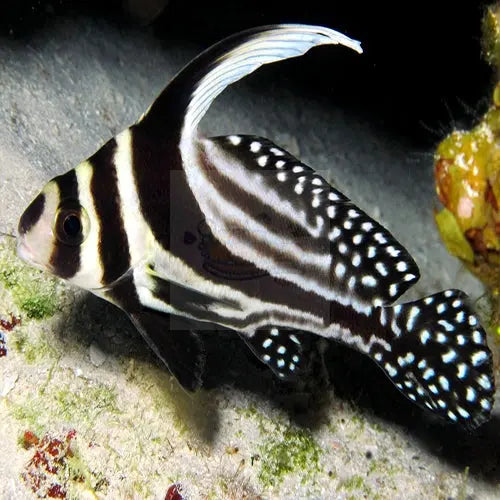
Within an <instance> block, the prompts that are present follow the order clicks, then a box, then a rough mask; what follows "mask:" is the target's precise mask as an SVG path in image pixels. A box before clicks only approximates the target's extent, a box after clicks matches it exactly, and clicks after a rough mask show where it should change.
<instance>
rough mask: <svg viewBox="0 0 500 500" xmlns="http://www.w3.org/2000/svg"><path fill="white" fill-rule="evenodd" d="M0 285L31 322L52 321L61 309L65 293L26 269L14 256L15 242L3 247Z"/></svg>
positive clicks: (0, 261)
mask: <svg viewBox="0 0 500 500" xmlns="http://www.w3.org/2000/svg"><path fill="white" fill-rule="evenodd" d="M0 283H2V284H3V286H4V287H5V288H6V289H7V290H9V291H10V293H11V295H12V299H13V300H14V303H15V305H16V306H17V307H18V308H19V309H20V311H22V312H23V313H24V314H25V315H26V316H27V317H28V318H30V319H43V318H49V317H51V316H53V315H54V314H55V313H56V312H57V311H58V309H59V302H60V300H61V297H62V292H61V287H60V285H59V283H58V281H57V280H56V279H54V278H50V277H47V276H46V275H45V274H44V273H43V272H41V271H38V270H36V269H33V268H31V267H29V266H26V265H24V264H23V263H22V262H21V261H20V260H19V259H18V258H17V256H16V255H15V245H14V243H13V242H12V243H11V242H2V243H0Z"/></svg>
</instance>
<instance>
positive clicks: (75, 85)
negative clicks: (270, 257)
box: [0, 19, 500, 499]
mask: <svg viewBox="0 0 500 500" xmlns="http://www.w3.org/2000/svg"><path fill="white" fill-rule="evenodd" d="M198 50H199V47H195V46H194V45H190V46H186V44H181V43H179V45H178V47H171V50H166V49H165V47H162V45H161V44H160V43H159V42H158V41H157V40H156V39H155V38H154V37H152V36H149V35H148V34H147V33H146V34H145V33H144V32H142V33H141V32H127V33H126V34H125V33H123V32H120V31H118V30H117V29H116V28H114V27H110V26H109V25H107V24H105V23H104V22H102V23H97V22H96V21H93V20H89V19H83V20H81V21H68V20H67V21H64V22H61V23H60V24H56V25H55V26H53V27H52V28H51V29H50V30H49V31H47V32H41V33H38V34H35V35H34V36H33V37H32V38H31V39H30V40H29V42H25V41H18V42H14V41H12V42H8V43H7V42H6V43H4V44H3V46H2V47H0V95H1V99H0V124H1V125H0V126H1V133H0V231H8V232H12V231H14V229H15V227H16V224H17V219H18V217H19V215H20V213H21V212H22V210H23V208H24V207H25V205H26V204H27V202H28V201H29V200H30V199H31V198H32V197H33V195H34V194H35V193H36V192H37V191H38V190H39V189H40V188H41V186H42V185H43V184H44V183H45V182H46V181H47V180H48V179H49V178H51V177H52V176H54V175H56V174H58V173H63V172H65V171H66V170H68V169H69V168H71V167H72V166H73V165H75V164H77V163H78V162H79V161H81V160H82V159H84V158H86V157H88V156H89V155H90V154H91V153H93V152H94V151H95V150H96V149H97V148H98V147H99V146H100V145H101V144H102V143H103V142H105V141H106V140H107V139H109V138H110V137H111V136H113V135H114V134H116V133H117V132H119V131H120V130H122V129H123V128H125V127H126V126H128V125H129V124H131V123H133V121H134V120H135V119H137V118H138V117H139V116H140V114H141V113H142V112H143V111H144V110H145V109H146V108H147V107H148V106H149V104H150V103H151V102H152V100H153V99H154V97H155V96H156V95H157V93H158V92H159V91H160V90H161V89H162V88H163V86H164V85H165V83H166V82H167V81H168V80H169V79H170V78H171V77H172V76H173V75H174V74H175V73H176V72H177V71H178V70H179V69H180V68H181V67H182V65H183V64H185V63H186V62H187V61H189V59H190V58H191V57H192V56H193V55H195V54H196V53H197V51H198ZM322 50H323V49H322ZM331 50H332V53H333V52H335V51H338V50H346V49H341V48H332V49H331ZM323 54H325V57H328V54H329V53H328V51H325V50H323ZM294 64H295V63H294ZM287 68H288V70H289V71H295V70H297V71H298V70H300V61H299V60H297V62H296V64H295V66H287ZM265 71H266V70H265V69H262V70H261V73H262V75H261V76H256V77H253V79H250V82H251V83H250V84H249V83H248V81H245V82H242V83H239V84H238V85H235V86H233V87H232V88H231V89H230V90H229V91H227V92H226V93H225V94H224V95H223V96H221V97H220V98H219V100H218V101H217V102H216V104H215V105H214V106H213V108H212V109H211V110H210V112H209V114H208V117H207V119H205V121H204V123H203V127H204V129H205V130H206V131H207V133H210V134H213V135H218V134H230V133H254V134H258V135H262V136H264V137H268V138H270V139H273V140H274V141H275V142H277V143H278V144H280V145H281V146H283V147H285V148H287V149H289V150H290V151H291V152H292V153H295V154H298V155H299V156H300V157H301V159H302V160H303V161H305V162H306V163H308V164H309V165H311V166H313V167H315V168H317V169H318V170H321V171H322V172H323V173H324V175H325V176H326V177H327V178H330V179H334V180H335V182H336V184H337V186H338V187H339V188H340V189H341V190H343V191H344V192H346V193H347V194H348V195H349V196H350V197H351V199H353V200H354V201H355V202H356V203H357V204H359V206H360V207H361V208H363V209H364V210H365V211H367V212H368V213H372V214H374V216H375V217H376V218H377V219H378V220H380V221H381V222H383V223H384V224H385V225H386V226H387V227H388V228H389V229H390V230H391V231H392V232H393V234H395V235H396V236H397V238H398V239H399V241H401V242H402V243H403V244H404V245H405V246H406V247H407V248H408V249H409V250H410V252H411V253H412V254H413V255H414V257H415V259H416V260H417V262H418V264H419V266H420V268H421V272H422V278H421V280H420V281H419V283H418V284H417V285H416V286H415V287H414V288H413V289H412V290H411V291H410V292H409V293H408V294H407V296H406V297H407V298H415V297H420V296H424V295H427V294H429V293H431V292H434V291H437V290H440V289H443V288H446V287H458V288H462V289H464V290H466V291H467V292H468V293H469V294H471V295H472V296H473V297H474V298H478V297H480V295H481V288H480V286H479V284H478V283H477V282H475V281H474V280H473V279H472V278H471V277H470V276H469V275H468V274H467V273H466V272H465V271H464V270H463V269H462V267H461V266H460V264H459V263H458V262H457V261H456V260H455V259H453V258H452V257H450V256H449V255H448V254H447V253H446V251H445V250H444V249H443V247H442V245H441V243H440V241H439V239H438V235H437V233H436V230H435V227H434V225H433V221H432V209H433V207H434V206H435V195H434V192H433V184H432V158H431V157H430V156H429V155H428V154H425V153H426V152H422V151H418V152H416V151H412V150H410V149H408V148H406V147H405V146H404V145H401V144H400V143H399V142H398V141H396V140H394V138H392V137H390V136H387V135H384V133H383V132H381V131H378V130H377V128H376V127H375V126H373V125H371V124H370V123H367V122H366V121H364V120H361V119H359V118H357V117H356V116H354V115H352V114H349V113H347V112H346V111H344V110H343V109H342V108H341V107H338V108H332V107H326V106H323V105H322V103H321V101H320V100H319V99H318V100H315V99H313V98H311V97H304V96H301V95H294V94H292V92H291V90H290V89H287V88H286V85H282V84H280V85H277V84H274V83H273V81H269V80H266V78H265ZM283 81H286V80H283V79H282V80H281V81H280V82H281V83H282V82H283ZM166 133H168V131H166ZM388 164H390V165H391V166H392V168H390V169H389V168H387V165H388ZM2 241H3V243H2V245H3V246H2V247H1V252H0V253H1V254H2V257H1V259H0V260H1V262H2V263H3V264H2V265H4V266H10V267H9V270H10V271H12V272H14V273H18V274H16V276H17V275H19V276H20V278H19V280H20V281H21V282H23V280H24V279H25V278H24V274H23V273H25V270H24V268H23V267H19V266H21V264H19V263H17V262H16V261H15V259H14V257H13V256H12V255H11V253H10V252H11V251H12V247H11V246H9V239H8V238H5V239H4V240H2ZM0 271H1V270H0ZM33 276H34V275H30V278H29V279H28V283H31V281H29V280H35V282H36V283H37V287H39V288H37V290H38V289H40V290H42V292H43V290H44V287H45V288H47V290H49V292H50V293H55V294H56V295H55V302H54V303H55V309H56V312H55V314H54V315H51V316H50V317H43V318H42V319H30V318H29V317H28V316H27V314H26V313H25V312H23V311H20V310H19V307H18V306H19V300H18V301H17V302H16V296H15V294H16V291H15V287H14V288H7V287H5V286H4V285H5V280H4V281H2V282H0V318H2V319H6V318H8V316H9V314H10V313H14V314H16V315H20V316H21V319H22V325H21V326H18V327H17V328H15V329H14V330H13V331H12V332H6V333H5V338H6V342H7V347H8V354H7V356H5V357H2V358H0V497H2V498H6V499H9V498H31V497H34V494H33V493H32V492H31V489H30V487H29V484H33V483H28V482H27V481H26V480H25V477H26V473H27V470H28V469H29V462H30V460H31V459H32V457H33V456H34V453H35V450H34V449H33V448H30V449H25V447H23V439H22V436H23V433H24V432H25V431H27V430H29V431H32V432H34V433H35V434H36V435H37V436H38V437H39V438H41V437H42V436H44V435H49V436H50V437H51V438H61V437H62V436H65V435H66V434H67V433H68V432H69V431H70V430H73V429H74V430H75V431H76V436H75V438H74V439H73V440H72V444H71V446H72V449H73V453H74V457H73V458H65V459H63V460H62V461H61V463H60V464H59V470H58V474H57V475H54V476H53V475H50V474H48V475H47V476H46V477H45V478H42V480H41V483H40V492H41V493H43V492H46V491H47V488H48V487H49V486H50V485H51V484H52V483H54V484H55V483H57V482H59V484H61V489H62V490H64V491H66V493H67V496H68V497H73V498H94V497H98V498H156V499H162V498H164V496H165V493H166V491H167V488H168V486H169V485H170V484H172V483H173V482H179V483H181V484H182V485H183V487H184V494H185V495H186V497H187V498H192V499H198V498H257V497H259V496H260V497H262V498H406V499H409V498H457V499H458V498H460V499H465V498H478V499H483V498H484V499H486V498H500V489H499V488H500V486H499V480H500V467H499V463H498V461H499V449H500V437H499V434H500V432H499V424H500V406H499V404H498V398H497V404H496V409H495V411H494V416H493V418H492V420H491V422H489V423H488V424H486V425H485V426H483V428H482V429H481V430H480V431H478V432H476V433H474V434H468V433H465V432H462V431H460V430H459V429H456V428H455V427H453V426H448V425H443V424H442V423H441V422H438V421H436V420H434V419H432V418H429V417H428V416H427V415H424V414H423V412H421V411H420V410H419V409H417V408H415V407H414V406H413V405H411V404H410V403H409V402H407V401H406V400H405V399H404V398H403V397H402V396H400V395H399V394H398V392H397V390H395V389H393V388H392V386H391V384H390V383H389V382H388V381H387V380H386V378H385V377H384V375H383V374H382V373H380V372H379V370H378V369H377V368H376V367H375V366H374V365H373V364H372V363H371V362H370V361H369V360H368V359H365V358H363V357H361V356H358V355H356V354H355V353H351V352H350V351H349V350H348V349H344V348H342V347H338V346H333V347H330V348H328V349H326V348H325V347H324V346H319V347H318V351H320V350H321V349H326V353H325V364H326V366H327V369H326V370H325V369H324V368H323V366H322V363H321V362H320V361H319V356H318V359H317V360H316V361H315V363H314V366H313V371H314V373H315V374H316V376H315V377H312V378H311V379H310V380H306V381H304V382H303V383H301V384H299V385H298V386H293V387H292V386H289V385H286V384H280V383H278V382H277V381H276V380H275V379H274V378H273V377H272V375H271V373H270V372H268V371H267V370H266V369H265V368H264V367H263V366H261V365H260V364H259V363H258V362H256V361H254V360H253V358H252V355H251V354H250V353H249V352H248V351H247V349H246V347H245V346H244V345H243V343H242V342H241V341H240V340H238V339H237V338H232V337H228V336H227V335H226V336H224V337H221V338H219V339H217V340H214V342H213V346H212V351H213V352H211V353H209V354H210V358H209V368H210V374H209V380H208V381H207V386H208V387H209V388H208V389H206V390H202V391H201V393H199V394H197V395H194V396H191V395H188V394H186V393H184V392H183V391H182V390H180V389H179V388H178V387H177V385H176V383H175V382H174V381H173V380H172V379H171V377H170V376H169V374H168V372H167V371H166V370H165V369H164V368H163V367H161V366H160V365H159V364H158V362H157V361H156V360H155V358H154V357H153V356H152V355H151V354H150V352H149V351H148V349H147V348H146V346H145V344H144V343H143V341H142V339H141V338H140V336H139V335H138V334H137V333H136V332H134V330H133V328H132V326H131V325H130V324H129V323H128V320H127V319H126V318H125V317H124V316H123V315H122V314H121V313H120V312H119V311H117V310H116V309H114V308H113V307H112V306H110V305H107V304H105V303H104V302H102V301H100V300H99V299H97V298H95V297H93V296H91V295H89V294H87V293H84V292H82V291H78V290H75V289H72V288H69V287H65V285H63V284H54V283H53V282H51V281H48V280H47V279H46V278H45V277H43V278H38V277H37V276H34V277H33ZM40 280H41V281H40ZM29 286H30V285H28V287H29ZM47 316H49V314H47ZM75 457H76V458H75ZM76 461H78V463H77V464H76V463H75V462H76Z"/></svg>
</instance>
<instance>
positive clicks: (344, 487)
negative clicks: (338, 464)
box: [337, 474, 372, 498]
mask: <svg viewBox="0 0 500 500" xmlns="http://www.w3.org/2000/svg"><path fill="white" fill-rule="evenodd" d="M337 491H339V492H345V493H352V492H354V491H356V492H361V493H362V494H363V495H364V496H367V497H370V498H371V497H372V490H371V488H370V487H369V486H368V485H366V484H365V480H364V478H363V477H362V476H360V475H359V474H354V475H353V476H351V477H348V478H346V479H343V480H342V481H340V483H339V484H338V486H337ZM348 498H351V497H348ZM352 498H359V496H358V495H354V496H352Z"/></svg>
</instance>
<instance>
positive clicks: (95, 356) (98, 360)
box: [89, 342, 107, 366]
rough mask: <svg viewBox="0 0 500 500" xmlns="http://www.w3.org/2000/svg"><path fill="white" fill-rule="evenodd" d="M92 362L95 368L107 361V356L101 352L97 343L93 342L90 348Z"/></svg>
mask: <svg viewBox="0 0 500 500" xmlns="http://www.w3.org/2000/svg"><path fill="white" fill-rule="evenodd" d="M89 356H90V362H91V363H92V364H93V365H94V366H101V365H102V364H103V363H104V362H105V361H106V358H107V356H106V354H105V353H104V352H103V351H102V350H101V348H100V347H99V346H98V345H97V343H96V342H92V344H90V347H89Z"/></svg>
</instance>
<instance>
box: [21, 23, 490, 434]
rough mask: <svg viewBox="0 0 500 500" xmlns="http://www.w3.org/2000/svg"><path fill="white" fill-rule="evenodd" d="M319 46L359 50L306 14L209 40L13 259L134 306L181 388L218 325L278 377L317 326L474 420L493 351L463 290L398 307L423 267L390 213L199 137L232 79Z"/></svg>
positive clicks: (63, 186) (275, 152) (268, 149)
mask: <svg viewBox="0 0 500 500" xmlns="http://www.w3.org/2000/svg"><path fill="white" fill-rule="evenodd" d="M323 44H341V45H344V46H346V47H348V48H351V49H353V50H355V51H357V52H361V47H360V45H359V43H358V42H356V41H354V40H351V39H350V38H348V37H346V36H344V35H342V34H340V33H338V32H336V31H333V30H330V29H328V28H323V27H318V26H306V25H276V26H268V27H263V28H256V29H253V30H249V31H246V32H243V33H239V34H236V35H234V36H232V37H230V38H228V39H226V40H223V41H222V42H220V43H219V44H216V45H215V46H213V47H211V48H209V49H208V50H207V51H205V52H204V53H202V54H201V55H200V56H198V57H197V58H196V59H195V60H193V61H192V62H191V63H190V64H188V65H187V66H186V67H185V68H184V69H183V70H182V71H181V72H180V73H179V74H178V75H177V76H176V77H175V78H174V79H173V80H172V81H171V82H170V84H169V85H168V86H167V87H166V88H165V90H164V91H163V92H162V93H161V94H160V96H159V97H158V98H157V100H156V101H155V102H154V103H153V104H152V106H151V107H150V109H149V110H148V111H147V112H146V113H145V114H144V115H143V116H142V117H141V118H140V119H139V121H138V122H137V123H136V124H134V125H132V126H131V127H130V128H128V129H127V130H125V131H123V132H122V133H120V134H119V135H118V136H116V137H115V138H113V139H111V140H110V141H108V142H107V143H106V144H105V145H104V146H102V147H101V148H100V149H99V150H98V151H97V152H96V153H95V154H94V155H93V156H91V157H90V158H89V159H88V160H86V161H84V162H82V163H81V164H80V165H78V166H77V167H76V168H75V169H73V170H70V171H69V172H67V173H65V174H63V175H61V176H58V177H56V178H55V179H53V180H52V181H50V182H49V183H48V184H47V185H46V187H45V188H44V189H43V190H42V192H41V193H40V194H39V195H38V196H37V197H36V198H35V199H34V201H33V202H32V203H31V205H30V206H29V207H28V208H27V209H26V211H25V212H24V214H23V215H22V217H21V219H20V223H19V244H18V252H19V255H20V256H21V257H22V258H24V259H25V260H27V261H28V262H30V263H32V264H33V265H36V266H38V267H40V268H43V269H47V270H49V271H50V272H52V273H54V274H56V275H57V276H60V277H61V278H63V279H66V280H68V281H69V282H71V283H73V284H75V285H78V286H80V287H82V288H85V289H87V290H90V291H91V292H93V293H94V294H96V295H98V296H100V297H102V298H103V299H105V300H108V301H109V302H112V303H113V304H115V305H117V306H118V307H120V308H121V309H123V310H124V311H125V312H126V313H127V314H128V315H129V317H130V318H131V320H132V322H133V323H134V324H135V325H136V327H137V328H138V330H139V331H140V332H141V334H142V335H143V336H144V338H145V339H146V341H147V342H148V344H149V345H150V347H151V348H152V349H153V351H154V352H155V353H156V354H157V355H158V356H159V357H160V358H161V359H162V360H163V361H164V363H165V364H166V365H167V366H168V367H169V368H170V370H171V371H172V373H173V374H174V375H175V376H176V377H177V378H178V379H179V381H180V382H181V384H183V385H184V386H185V387H187V388H190V389H195V388H196V387H198V386H199V385H201V383H202V374H203V366H204V362H205V359H204V351H203V333H204V331H210V330H213V329H214V325H216V327H217V328H225V329H229V330H231V331H235V332H237V333H238V334H239V335H240V336H241V337H242V338H243V339H244V340H245V342H246V343H247V344H248V345H249V347H250V348H251V349H252V351H253V352H254V353H255V354H256V355H257V356H258V357H259V359H260V360H261V361H262V362H264V363H265V364H267V365H268V366H269V367H270V368H271V369H272V370H273V371H274V372H275V373H276V374H277V376H279V377H280V378H284V379H287V378H294V377H297V376H300V374H301V373H302V372H303V370H304V365H305V361H304V360H305V357H306V356H307V354H308V348H309V339H310V334H316V335H319V336H322V337H324V338H327V339H332V340H336V341H339V342H342V343H344V344H347V345H349V346H351V347H353V348H355V349H357V350H358V351H360V352H362V353H364V354H366V355H368V356H369V357H370V358H372V359H373V360H374V361H375V362H376V363H377V364H378V365H379V366H380V367H381V368H382V370H384V372H385V373H386V374H387V376H388V377H389V378H390V379H391V381H392V382H393V383H394V384H395V385H396V387H397V388H398V389H399V390H400V391H401V392H402V393H403V394H405V396H407V397H408V398H409V399H410V400H412V401H414V402H415V403H417V404H419V405H420V406H422V407H424V408H427V409H428V410H431V411H433V412H434V413H436V414H438V415H440V416H442V417H444V418H446V419H448V420H450V421H452V422H459V423H461V424H463V425H465V426H467V427H470V428H472V427H475V426H477V425H480V424H481V423H482V422H484V421H485V420H487V419H488V417H489V415H490V412H491V407H492V400H493V394H494V379H493V374H492V360H491V353H490V351H489V349H488V347H487V345H486V335H485V332H484V330H483V329H482V328H481V325H480V324H479V321H478V320H477V318H476V316H475V315H474V313H473V312H472V310H471V309H470V308H469V306H468V305H467V301H466V296H465V294H464V293H463V292H461V291H458V290H446V291H442V292H439V293H436V294H434V295H431V296H429V297H426V298H424V299H421V300H417V301H414V302H411V303H405V304H397V305H394V302H395V301H396V300H397V299H398V298H399V297H400V296H401V295H402V294H403V293H404V292H405V291H406V290H407V289H408V288H409V287H410V286H412V285H413V284H414V283H415V282H416V281H417V279H418V277H419V271H418V267H417V265H416V263H415V262H414V260H413V259H412V257H411V256H410V255H409V253H408V252H407V251H406V249H405V248H404V247H403V246H402V245H401V244H400V243H398V241H397V240H396V239H395V238H394V237H393V236H392V235H391V234H390V233H389V232H388V231H387V230H386V229H385V228H384V227H383V226H381V225H380V224H378V223H377V222H376V221H375V220H373V219H372V218H371V217H370V216H369V215H367V214H366V213H365V212H363V211H362V210H361V209H359V208H358V207H357V206H356V205H355V204H353V203H352V202H351V201H350V200H349V198H347V197H346V196H345V195H344V194H343V193H341V192H340V191H338V190H336V189H334V188H333V187H331V186H330V185H329V184H328V183H327V181H326V180H325V179H324V178H323V177H321V176H320V175H318V174H317V173H316V172H315V171H314V170H313V169H311V168H310V167H308V166H307V165H305V164H304V163H302V162H301V161H300V160H298V159H297V158H294V157H293V156H292V155H291V154H290V153H288V152H287V151H285V150H284V149H282V148H281V147H279V146H277V145H275V144H274V143H272V142H271V141H269V140H268V139H264V138H260V137H256V136H248V135H236V134H233V135H229V136H226V137H212V138H206V137H203V136H201V135H200V133H199V132H198V128H197V126H198V123H199V121H200V120H201V118H202V117H203V115H204V114H205V113H206V111H207V109H208V107H209V106H210V104H211V103H212V102H213V100H214V99H215V98H216V97H217V96H218V95H219V94H220V93H221V92H222V91H223V90H224V89H225V88H226V87H227V86H228V85H230V84H231V83H233V82H235V81H237V80H239V79H241V78H243V77H244V76H245V75H247V74H249V73H251V72H253V71H255V70H256V69H257V68H258V67H260V66H261V65H263V64H268V63H272V62H275V61H279V60H282V59H287V58H290V57H296V56H300V55H302V54H304V53H305V52H307V50H309V49H310V48H312V47H314V46H317V45H323Z"/></svg>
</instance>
